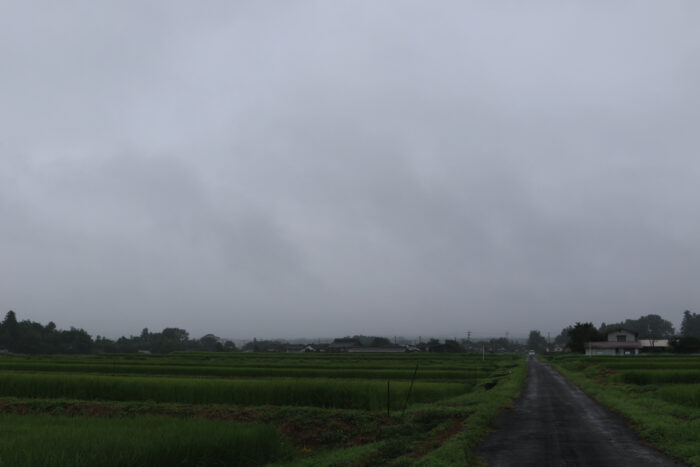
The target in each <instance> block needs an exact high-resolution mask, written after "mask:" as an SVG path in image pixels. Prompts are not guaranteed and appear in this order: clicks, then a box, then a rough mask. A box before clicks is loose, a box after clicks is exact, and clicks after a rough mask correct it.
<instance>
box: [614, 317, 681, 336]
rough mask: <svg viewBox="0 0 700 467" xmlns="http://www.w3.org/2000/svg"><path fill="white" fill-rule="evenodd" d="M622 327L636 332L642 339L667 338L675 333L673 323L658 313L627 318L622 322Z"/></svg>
mask: <svg viewBox="0 0 700 467" xmlns="http://www.w3.org/2000/svg"><path fill="white" fill-rule="evenodd" d="M622 327H623V328H625V329H629V330H630V331H634V332H636V333H637V334H638V335H639V337H640V338H642V339H668V338H670V337H673V335H674V334H675V330H674V329H673V324H671V322H670V321H666V320H665V319H663V318H662V317H661V316H659V315H646V316H641V317H639V318H638V319H627V320H625V322H624V323H622Z"/></svg>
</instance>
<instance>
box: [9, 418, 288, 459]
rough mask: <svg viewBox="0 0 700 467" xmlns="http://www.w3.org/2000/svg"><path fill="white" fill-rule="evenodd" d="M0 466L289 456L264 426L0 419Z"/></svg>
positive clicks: (143, 420)
mask: <svg viewBox="0 0 700 467" xmlns="http://www.w3.org/2000/svg"><path fill="white" fill-rule="evenodd" d="M0 433H2V436H0V466H3V467H5V466H8V467H9V466H13V467H14V466H27V467H29V466H37V467H39V466H57V467H58V466H76V467H80V466H86V467H87V466H90V467H93V466H103V467H109V466H125V465H128V466H144V467H146V466H201V465H264V464H267V463H269V462H271V461H275V460H279V459H281V458H283V457H285V456H288V455H290V454H291V451H290V449H289V448H288V447H285V446H284V445H283V442H282V440H281V438H280V435H279V434H278V433H277V430H276V429H275V428H274V427H273V426H270V425H261V424H254V425H253V424H251V425H245V424H236V423H230V422H224V421H211V420H202V419H190V420H184V419H177V418H165V417H138V418H119V419H104V418H89V417H53V416H49V415H24V416H18V415H2V416H0Z"/></svg>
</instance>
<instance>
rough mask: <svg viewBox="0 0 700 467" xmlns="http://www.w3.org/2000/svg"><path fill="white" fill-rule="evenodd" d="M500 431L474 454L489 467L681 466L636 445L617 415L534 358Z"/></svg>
mask: <svg viewBox="0 0 700 467" xmlns="http://www.w3.org/2000/svg"><path fill="white" fill-rule="evenodd" d="M500 427H501V428H500V429H498V430H497V431H495V432H493V433H491V434H490V435H488V436H487V437H486V439H485V440H484V443H483V445H482V446H481V448H480V450H479V455H481V456H482V457H484V458H485V459H486V460H487V462H488V463H489V465H490V466H494V467H499V466H538V467H540V466H596V467H605V466H634V467H640V466H645V467H646V466H666V465H682V464H679V463H676V462H674V461H673V460H671V459H669V458H668V457H666V456H664V455H662V454H660V453H659V452H657V451H655V450H653V449H650V448H649V447H647V446H645V445H644V444H642V442H641V441H640V440H639V438H638V437H637V436H636V435H635V434H634V432H632V430H630V429H629V428H628V427H627V426H626V424H625V422H624V421H623V420H622V419H621V418H620V417H617V416H615V415H613V414H611V413H610V412H608V411H607V410H606V409H604V408H603V407H601V406H600V405H598V404H597V403H595V402H593V401H592V400H591V399H590V398H589V397H588V396H586V395H585V394H584V393H583V391H581V390H580V389H578V388H576V387H574V386H572V385H571V384H569V383H568V382H567V381H566V380H565V379H564V377H563V376H562V375H561V374H559V373H558V372H556V371H554V370H553V369H552V368H551V367H550V366H549V365H545V364H543V363H541V362H539V361H538V360H537V359H535V358H532V359H531V360H530V363H529V366H528V376H527V382H526V383H525V388H524V390H523V393H522V395H521V397H520V399H518V402H517V403H516V405H515V408H514V409H513V410H508V411H506V412H505V413H504V414H503V415H502V417H501V424H500Z"/></svg>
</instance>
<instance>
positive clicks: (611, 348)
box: [586, 328, 642, 355]
mask: <svg viewBox="0 0 700 467" xmlns="http://www.w3.org/2000/svg"><path fill="white" fill-rule="evenodd" d="M641 348H642V344H641V343H640V342H639V341H638V340H637V333H636V332H633V331H630V330H627V329H622V328H619V329H615V330H613V331H610V332H608V340H606V341H600V342H587V343H586V355H637V354H638V353H639V349H641Z"/></svg>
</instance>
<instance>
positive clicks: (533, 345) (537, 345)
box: [527, 330, 547, 353]
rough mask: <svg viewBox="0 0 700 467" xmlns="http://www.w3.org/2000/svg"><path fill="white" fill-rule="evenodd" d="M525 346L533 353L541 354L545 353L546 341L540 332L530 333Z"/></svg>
mask: <svg viewBox="0 0 700 467" xmlns="http://www.w3.org/2000/svg"><path fill="white" fill-rule="evenodd" d="M527 346H528V348H529V349H531V350H534V351H535V352H538V353H542V352H546V351H547V339H545V338H544V336H542V334H541V333H540V331H537V330H535V331H530V337H528V338H527Z"/></svg>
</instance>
